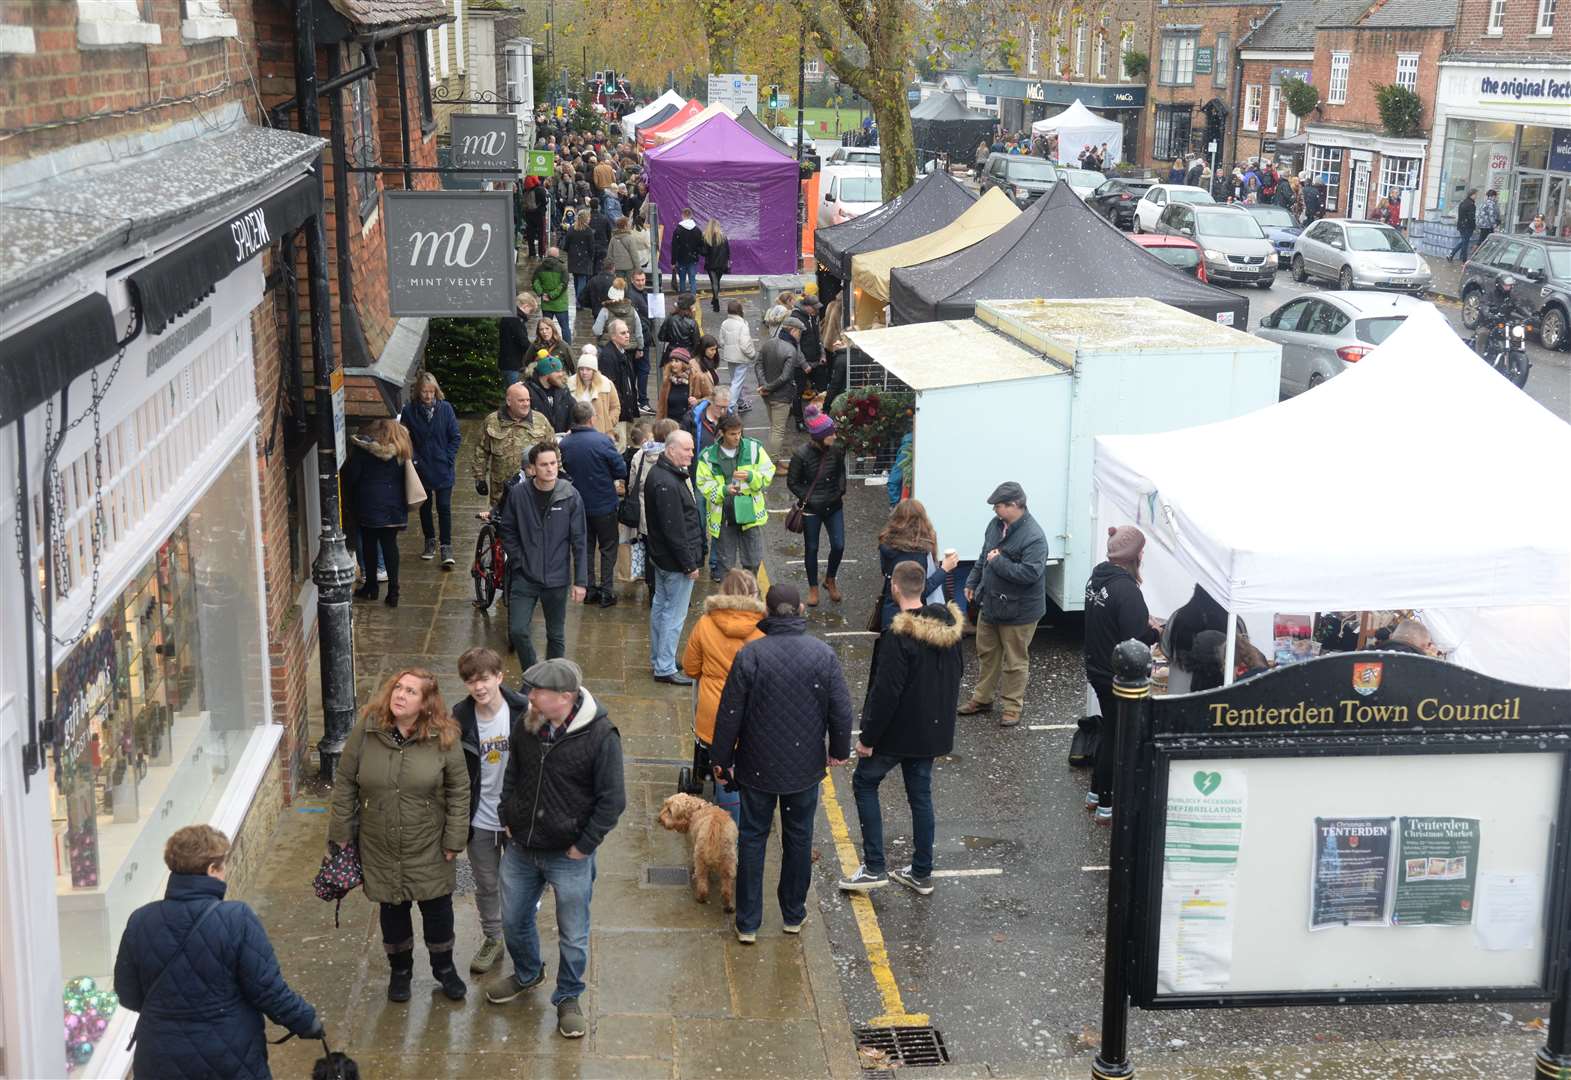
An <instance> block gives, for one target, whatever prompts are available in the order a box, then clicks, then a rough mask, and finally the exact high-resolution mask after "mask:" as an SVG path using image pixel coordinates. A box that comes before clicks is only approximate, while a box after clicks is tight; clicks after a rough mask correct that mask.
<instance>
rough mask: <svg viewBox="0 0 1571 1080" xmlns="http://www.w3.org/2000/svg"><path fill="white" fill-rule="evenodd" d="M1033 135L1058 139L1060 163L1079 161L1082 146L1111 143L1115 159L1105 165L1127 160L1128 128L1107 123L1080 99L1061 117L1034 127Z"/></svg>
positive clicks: (1111, 150) (1109, 149)
mask: <svg viewBox="0 0 1571 1080" xmlns="http://www.w3.org/2000/svg"><path fill="white" fill-rule="evenodd" d="M1031 134H1033V135H1053V134H1056V135H1057V136H1058V160H1059V161H1067V162H1069V163H1070V164H1074V162H1075V161H1077V160H1078V159H1079V156H1080V148H1081V147H1082V146H1090V147H1100V146H1101V145H1102V144H1103V143H1107V149H1108V152H1109V154H1110V156H1111V159H1112V160H1110V161H1107V162H1104V164H1105V165H1108V166H1111V165H1112V164H1113V163H1114V162H1117V161H1122V160H1123V159H1124V125H1122V124H1120V123H1119V122H1118V121H1117V120H1104V119H1102V118H1101V117H1100V116H1098V115H1096V113H1094V112H1092V111H1091V110H1090V109H1088V108H1086V107H1085V106H1084V105H1083V104H1081V102H1080V99H1079V98H1075V100H1074V103H1073V104H1071V105H1070V106H1069V108H1067V109H1065V110H1064V111H1063V112H1061V113H1059V114H1058V115H1057V116H1049V117H1047V118H1046V119H1045V120H1038V121H1037V122H1036V123H1034V124H1032V125H1031Z"/></svg>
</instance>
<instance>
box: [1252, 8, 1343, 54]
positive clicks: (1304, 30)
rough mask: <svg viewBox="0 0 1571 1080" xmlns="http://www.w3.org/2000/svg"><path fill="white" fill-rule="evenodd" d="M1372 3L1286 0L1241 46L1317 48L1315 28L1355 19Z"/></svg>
mask: <svg viewBox="0 0 1571 1080" xmlns="http://www.w3.org/2000/svg"><path fill="white" fill-rule="evenodd" d="M1369 4H1370V0H1351V2H1349V0H1333V2H1327V0H1282V3H1281V5H1280V6H1278V7H1277V9H1276V10H1275V11H1273V12H1272V13H1271V14H1270V15H1269V16H1268V17H1267V18H1266V21H1265V22H1264V23H1262V24H1261V25H1260V27H1259V29H1257V30H1254V31H1252V32H1251V33H1249V34H1248V35H1247V36H1246V37H1245V38H1244V40H1243V41H1241V42H1239V47H1240V48H1247V49H1312V48H1314V47H1315V27H1317V26H1322V25H1333V26H1335V25H1341V24H1343V23H1346V22H1351V21H1352V20H1353V19H1354V18H1356V17H1357V16H1358V15H1359V14H1360V13H1362V12H1363V11H1364V10H1365V9H1366V8H1368V7H1369Z"/></svg>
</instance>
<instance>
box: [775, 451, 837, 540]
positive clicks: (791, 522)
mask: <svg viewBox="0 0 1571 1080" xmlns="http://www.w3.org/2000/svg"><path fill="white" fill-rule="evenodd" d="M827 464H829V451H828V450H826V449H824V448H823V447H820V448H819V450H818V471H817V472H815V473H814V474H813V482H812V483H811V484H808V485H807V494H808V495H811V494H813V491H814V489H816V488H817V487H818V482H819V481H820V480H822V479H823V478H824V466H825V465H827ZM785 527H786V531H787V532H794V533H799V532H806V531H807V499H806V498H801V499H798V500H796V502H794V503H792V504H791V509H790V511H789V512H788V513H787V514H786V519H785Z"/></svg>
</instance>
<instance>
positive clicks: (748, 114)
mask: <svg viewBox="0 0 1571 1080" xmlns="http://www.w3.org/2000/svg"><path fill="white" fill-rule="evenodd" d="M736 122H737V123H738V124H740V125H741V126H742V128H743V130H745V131H746V132H747V133H748V134H749V135H751V136H753V138H755V139H757V140H758V141H759V142H761V143H763V144H764V145H765V146H767V147H770V148H771V149H773V150H778V151H780V152H781V153H782V154H788V155H790V156H791V157H796V147H795V146H794V145H792V144H791V143H788V142H786V141H785V140H784V139H782V138H781V137H780V136H778V135H776V134H775V133H774V132H773V131H770V130H769V129H768V128H767V127H765V126H764V122H763V121H762V120H760V119H759V118H758V117H756V116H754V115H753V110H752V109H743V110H742V111H741V112H739V113H737V114H736ZM808 151H809V152H810V153H811V152H814V151H813V148H812V147H811V146H809V147H808Z"/></svg>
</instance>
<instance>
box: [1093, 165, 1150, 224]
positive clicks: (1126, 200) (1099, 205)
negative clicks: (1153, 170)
mask: <svg viewBox="0 0 1571 1080" xmlns="http://www.w3.org/2000/svg"><path fill="white" fill-rule="evenodd" d="M1154 183H1156V180H1154V179H1153V178H1151V177H1149V176H1143V177H1133V176H1131V177H1123V176H1115V177H1113V178H1112V179H1111V180H1108V181H1107V182H1106V183H1104V184H1102V185H1101V186H1100V187H1098V188H1097V189H1096V190H1095V191H1093V192H1092V193H1091V197H1090V198H1089V199H1087V200H1086V202H1088V203H1090V204H1091V209H1093V210H1095V211H1096V212H1097V213H1099V214H1101V215H1102V216H1103V217H1105V218H1107V220H1109V221H1111V222H1112V223H1113V224H1114V225H1117V226H1118V227H1119V228H1120V229H1132V228H1134V227H1135V203H1137V202H1139V201H1140V196H1142V195H1144V194H1145V193H1146V189H1147V188H1149V187H1150V186H1151V185H1152V184H1154Z"/></svg>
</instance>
